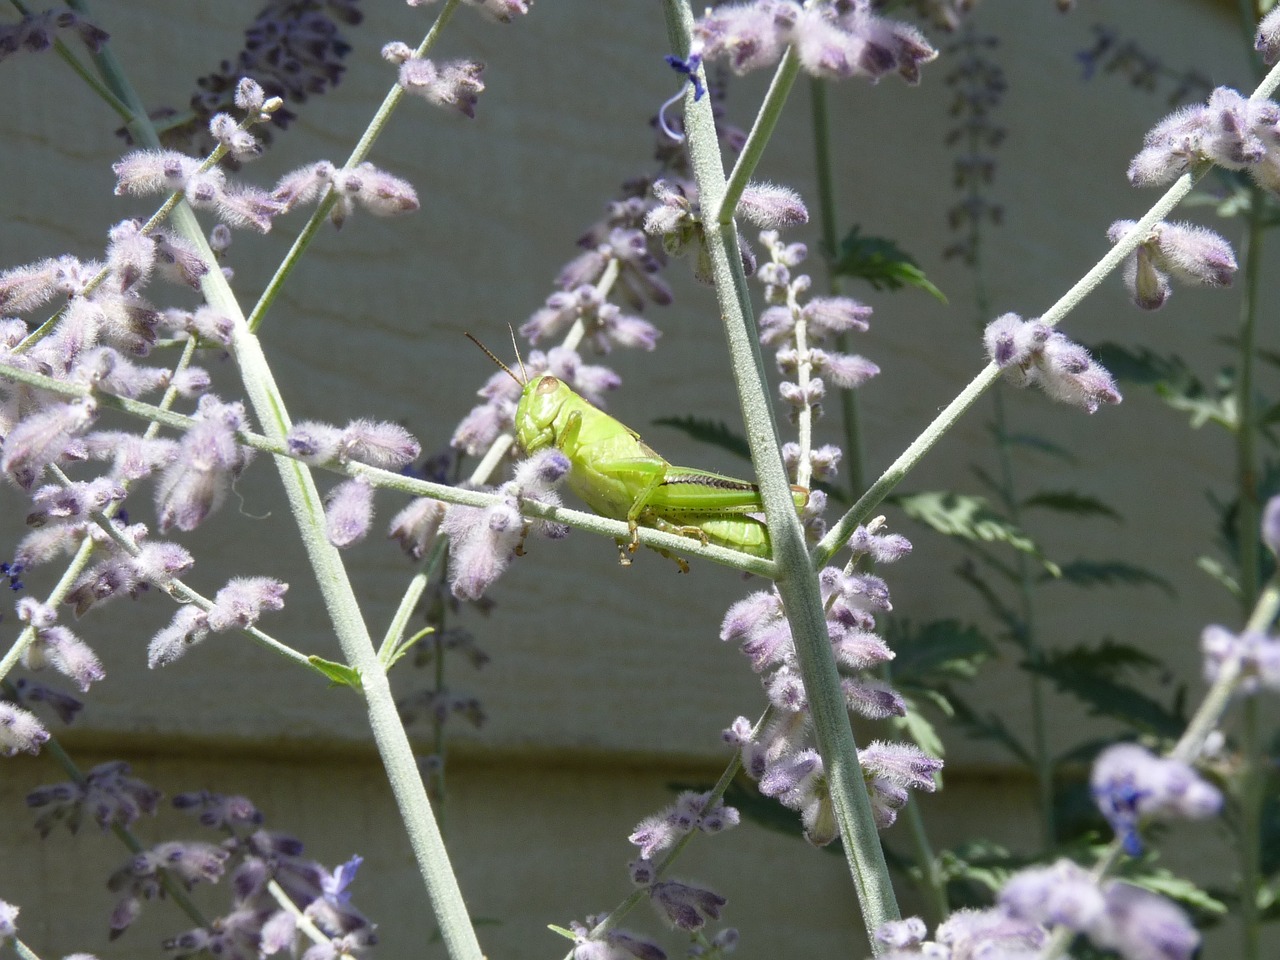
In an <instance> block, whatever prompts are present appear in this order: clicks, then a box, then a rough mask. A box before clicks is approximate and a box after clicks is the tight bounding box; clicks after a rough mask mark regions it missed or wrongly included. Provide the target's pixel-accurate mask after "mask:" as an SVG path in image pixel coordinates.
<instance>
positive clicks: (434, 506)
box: [387, 497, 445, 560]
mask: <svg viewBox="0 0 1280 960" xmlns="http://www.w3.org/2000/svg"><path fill="white" fill-rule="evenodd" d="M444 514H445V505H444V504H443V503H441V502H440V501H439V500H432V499H431V498H430V497H417V498H416V499H414V500H411V501H409V504H408V506H406V507H405V508H404V509H403V510H401V511H400V512H399V513H397V514H396V515H395V516H394V517H392V518H391V526H390V529H388V531H387V536H388V537H391V538H392V539H393V540H395V541H396V542H397V543H399V544H400V546H401V547H402V548H403V549H404V551H405V552H406V553H408V554H409V556H411V557H413V558H414V559H415V560H421V559H422V558H423V557H425V556H426V555H427V553H428V552H429V551H430V550H431V548H432V546H433V545H434V544H435V541H436V535H437V534H438V533H439V532H440V522H441V521H442V520H443V519H444Z"/></svg>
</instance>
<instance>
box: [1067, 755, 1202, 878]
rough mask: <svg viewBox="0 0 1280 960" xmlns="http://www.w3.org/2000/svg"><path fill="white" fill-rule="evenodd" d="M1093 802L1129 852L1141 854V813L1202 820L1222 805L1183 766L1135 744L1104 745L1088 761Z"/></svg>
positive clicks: (1150, 815)
mask: <svg viewBox="0 0 1280 960" xmlns="http://www.w3.org/2000/svg"><path fill="white" fill-rule="evenodd" d="M1089 786H1090V789H1091V791H1092V793H1093V799H1094V802H1095V803H1096V804H1097V805H1098V809H1099V810H1100V811H1101V812H1102V815H1103V816H1104V817H1106V819H1107V822H1108V823H1110V824H1111V826H1112V828H1113V829H1114V830H1115V831H1116V834H1117V835H1118V836H1119V837H1120V838H1121V840H1122V841H1123V843H1124V848H1125V851H1126V852H1127V853H1128V854H1129V855H1130V856H1138V855H1139V854H1140V853H1141V852H1142V841H1141V838H1140V837H1139V836H1138V828H1139V826H1140V823H1141V821H1142V820H1143V819H1144V818H1147V817H1157V818H1164V819H1168V818H1173V817H1184V818H1188V819H1197V820H1198V819H1204V818H1205V817H1210V816H1214V815H1216V814H1217V813H1218V811H1219V810H1220V809H1221V807H1222V794H1221V793H1219V792H1218V789H1217V788H1216V787H1214V786H1212V785H1211V784H1209V783H1207V782H1205V781H1204V780H1202V779H1201V778H1200V777H1199V776H1198V775H1197V774H1196V772H1195V771H1194V770H1192V769H1191V767H1189V766H1188V765H1187V764H1185V763H1182V762H1181V761H1178V760H1173V759H1166V758H1162V757H1157V756H1156V755H1155V754H1153V753H1151V752H1150V751H1149V750H1147V749H1145V748H1144V747H1140V746H1138V745H1137V744H1136V743H1118V744H1115V745H1113V746H1110V747H1108V748H1107V749H1106V750H1104V751H1103V752H1102V753H1101V754H1099V755H1098V758H1097V760H1095V761H1094V765H1093V773H1092V774H1091V776H1090V778H1089Z"/></svg>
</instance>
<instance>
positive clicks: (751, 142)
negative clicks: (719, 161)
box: [685, 47, 800, 227]
mask: <svg viewBox="0 0 1280 960" xmlns="http://www.w3.org/2000/svg"><path fill="white" fill-rule="evenodd" d="M799 72H800V58H799V57H798V56H796V52H795V50H794V48H792V47H788V48H787V52H786V53H785V54H783V56H782V62H781V63H779V64H778V69H777V70H776V71H775V72H774V74H773V80H772V81H770V83H769V90H768V92H767V93H765V95H764V101H763V102H762V103H761V104H760V111H759V112H758V113H757V114H756V119H755V122H754V123H753V124H752V125H751V132H750V133H749V134H747V142H746V143H744V144H743V145H742V152H741V153H740V154H738V162H737V163H735V164H734V166H733V172H732V173H730V174H729V177H728V181H727V182H726V183H725V188H724V193H723V194H721V195H720V196H719V199H718V201H717V203H716V205H715V206H714V207H712V206H710V205H709V202H708V200H707V199H706V198H703V200H702V212H703V216H705V217H706V218H707V219H708V220H711V221H714V222H717V223H719V224H720V225H721V226H722V227H723V226H728V225H729V224H731V223H732V222H733V212H734V210H736V209H737V208H738V200H739V199H741V197H742V191H743V189H744V188H745V187H746V185H747V181H748V180H750V179H751V174H753V173H754V172H755V169H756V166H757V165H758V164H759V163H760V158H761V157H762V156H764V148H765V147H766V146H768V143H769V138H770V137H772V136H773V128H774V127H776V126H777V125H778V118H779V117H781V116H782V108H783V107H784V106H786V103H787V96H788V95H789V94H790V93H791V87H792V86H793V85H794V84H795V82H796V75H797V74H798V73H799ZM687 96H688V97H690V98H692V96H693V93H692V92H690V93H688V94H687ZM685 109H686V112H687V110H688V102H686V105H685ZM716 152H717V154H719V151H718V150H717V151H716ZM723 169H724V168H723V167H721V168H720V170H721V171H723ZM721 176H723V173H721Z"/></svg>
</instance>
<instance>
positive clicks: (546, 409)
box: [515, 373, 573, 454]
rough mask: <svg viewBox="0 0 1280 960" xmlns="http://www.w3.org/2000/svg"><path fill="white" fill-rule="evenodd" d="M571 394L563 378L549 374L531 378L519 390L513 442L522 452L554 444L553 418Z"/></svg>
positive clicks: (533, 451) (527, 452) (535, 450)
mask: <svg viewBox="0 0 1280 960" xmlns="http://www.w3.org/2000/svg"><path fill="white" fill-rule="evenodd" d="M571 396H573V390H571V389H570V388H569V386H568V384H566V383H565V382H564V381H563V380H561V379H560V378H559V377H556V376H553V375H552V374H550V373H544V374H543V375H542V376H540V377H534V378H533V379H532V380H530V381H529V382H528V383H526V384H525V385H524V389H523V390H521V391H520V402H519V403H518V404H517V405H516V419H515V432H516V442H517V443H519V444H520V447H521V449H523V450H524V452H525V453H526V454H529V453H536V452H538V451H539V450H542V449H544V448H546V447H550V446H554V444H555V439H556V431H555V419H556V417H557V416H558V415H559V413H560V408H561V407H562V406H563V405H564V402H565V401H566V400H567V399H568V398H569V397H571Z"/></svg>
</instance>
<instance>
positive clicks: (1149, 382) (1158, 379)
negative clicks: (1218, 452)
mask: <svg viewBox="0 0 1280 960" xmlns="http://www.w3.org/2000/svg"><path fill="white" fill-rule="evenodd" d="M1092 349H1093V353H1094V356H1095V357H1097V359H1098V362H1099V363H1101V364H1102V365H1103V366H1104V367H1106V368H1107V369H1108V370H1110V371H1111V373H1112V374H1113V375H1115V376H1116V377H1117V378H1119V379H1120V380H1127V381H1129V382H1130V383H1136V384H1139V385H1141V386H1149V387H1153V388H1154V389H1155V392H1156V395H1157V396H1158V397H1160V399H1162V400H1163V401H1164V402H1165V403H1166V404H1167V405H1168V406H1170V407H1172V408H1173V409H1174V410H1180V411H1182V412H1184V413H1188V414H1190V415H1191V425H1192V426H1193V427H1197V428H1198V427H1201V426H1203V425H1204V424H1206V423H1217V424H1219V425H1221V426H1223V427H1226V428H1227V429H1228V430H1235V425H1236V403H1235V397H1234V389H1233V385H1232V380H1233V379H1234V377H1233V376H1232V375H1231V374H1230V373H1229V372H1226V371H1224V372H1223V373H1221V374H1220V375H1219V376H1218V378H1217V382H1216V383H1215V385H1214V392H1213V393H1210V392H1209V390H1208V389H1207V388H1206V387H1205V385H1204V384H1203V383H1202V382H1201V381H1200V379H1199V378H1198V377H1196V375H1195V374H1194V373H1192V371H1191V368H1190V367H1188V366H1187V365H1186V363H1185V362H1184V361H1183V360H1182V358H1181V357H1178V356H1173V355H1171V356H1161V355H1159V354H1157V353H1153V352H1152V351H1150V350H1148V349H1147V348H1146V347H1139V348H1137V349H1136V350H1131V349H1129V348H1128V347H1123V346H1120V345H1119V344H1116V343H1103V344H1099V345H1097V346H1095V347H1093V348H1092Z"/></svg>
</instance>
